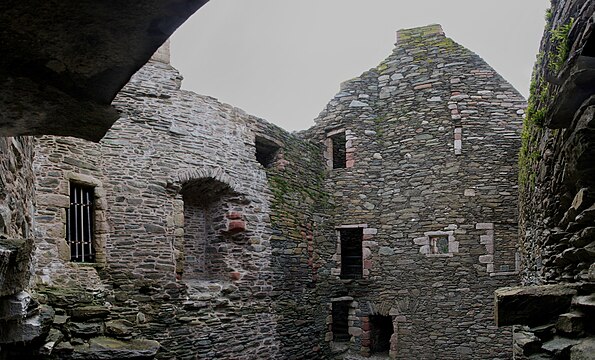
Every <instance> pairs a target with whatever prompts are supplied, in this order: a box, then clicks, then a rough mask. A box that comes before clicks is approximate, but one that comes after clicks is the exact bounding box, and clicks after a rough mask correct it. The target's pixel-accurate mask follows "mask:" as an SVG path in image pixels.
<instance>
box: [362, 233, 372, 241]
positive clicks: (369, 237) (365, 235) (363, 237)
mask: <svg viewBox="0 0 595 360" xmlns="http://www.w3.org/2000/svg"><path fill="white" fill-rule="evenodd" d="M372 238H374V235H372V234H364V235H363V236H362V239H363V240H370V239H372Z"/></svg>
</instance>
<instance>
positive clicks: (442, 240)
mask: <svg viewBox="0 0 595 360" xmlns="http://www.w3.org/2000/svg"><path fill="white" fill-rule="evenodd" d="M430 253H431V254H448V235H430Z"/></svg>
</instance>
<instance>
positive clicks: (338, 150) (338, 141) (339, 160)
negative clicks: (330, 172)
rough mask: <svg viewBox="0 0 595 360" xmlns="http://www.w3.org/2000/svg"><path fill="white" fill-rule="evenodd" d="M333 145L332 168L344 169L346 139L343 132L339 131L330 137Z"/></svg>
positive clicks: (345, 164)
mask: <svg viewBox="0 0 595 360" xmlns="http://www.w3.org/2000/svg"><path fill="white" fill-rule="evenodd" d="M330 139H331V143H332V147H333V169H345V168H346V167H347V149H346V144H347V139H346V137H345V132H340V133H338V134H336V135H333V136H331V137H330Z"/></svg>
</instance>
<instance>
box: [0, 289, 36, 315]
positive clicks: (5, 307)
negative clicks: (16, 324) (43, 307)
mask: <svg viewBox="0 0 595 360" xmlns="http://www.w3.org/2000/svg"><path fill="white" fill-rule="evenodd" d="M31 301H32V299H31V296H30V295H29V294H28V293H27V292H25V291H21V292H20V293H18V294H15V295H11V296H6V297H3V298H0V320H4V321H9V320H16V319H23V318H25V316H26V315H27V309H28V308H29V306H30V304H31Z"/></svg>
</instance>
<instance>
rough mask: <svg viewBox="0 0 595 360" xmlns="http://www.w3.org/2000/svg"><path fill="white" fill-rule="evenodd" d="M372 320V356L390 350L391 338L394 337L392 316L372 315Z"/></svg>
mask: <svg viewBox="0 0 595 360" xmlns="http://www.w3.org/2000/svg"><path fill="white" fill-rule="evenodd" d="M369 320H370V354H378V353H386V352H388V351H389V350H390V338H391V337H392V335H393V332H394V328H393V319H392V317H391V316H384V315H372V316H370V318H369Z"/></svg>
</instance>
